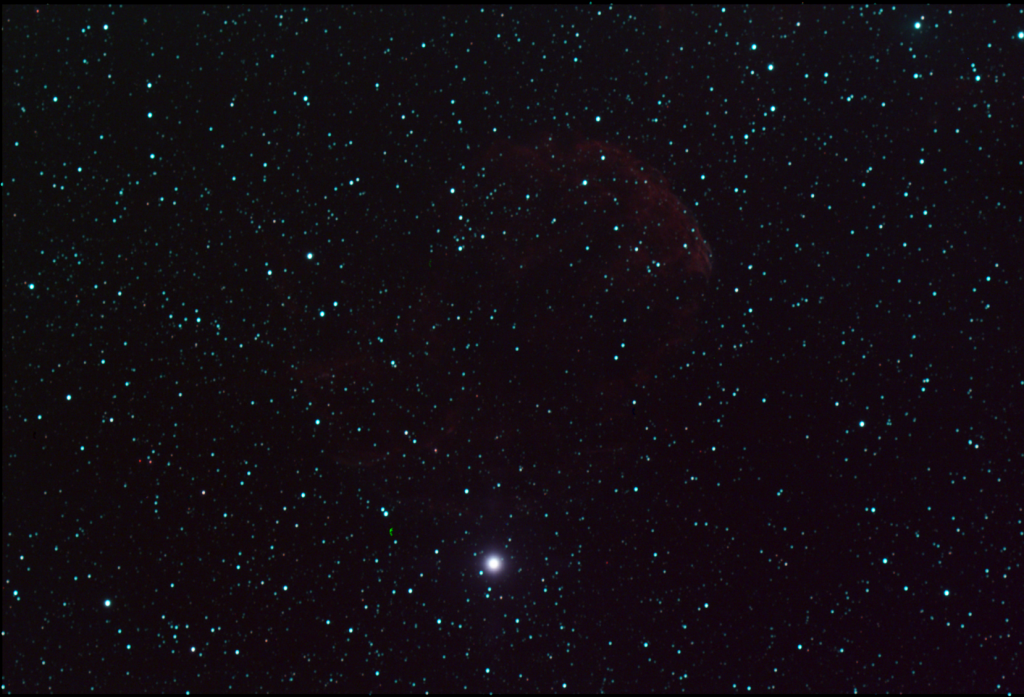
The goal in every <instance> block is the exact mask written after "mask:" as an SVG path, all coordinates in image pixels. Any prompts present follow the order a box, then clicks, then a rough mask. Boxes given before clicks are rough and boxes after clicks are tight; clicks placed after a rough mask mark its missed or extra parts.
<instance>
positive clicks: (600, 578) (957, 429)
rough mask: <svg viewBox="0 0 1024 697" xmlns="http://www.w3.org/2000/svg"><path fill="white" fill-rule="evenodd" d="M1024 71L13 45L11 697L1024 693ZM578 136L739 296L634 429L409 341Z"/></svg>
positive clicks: (860, 46)
mask: <svg viewBox="0 0 1024 697" xmlns="http://www.w3.org/2000/svg"><path fill="white" fill-rule="evenodd" d="M1022 32H1024V12H1022V10H1021V9H1020V8H1016V7H1005V6H1004V7H994V6H991V7H971V8H957V7H936V8H921V7H915V8H900V7H895V8H893V7H889V6H887V7H877V8H869V9H857V8H846V7H817V8H805V7H792V6H783V7H757V8H738V7H725V8H723V7H717V6H715V7H712V6H706V7H700V8H689V9H687V8H674V7H656V8H655V7H649V8H648V7H622V8H607V7H603V8H598V7H587V8H564V7H562V8H558V7H547V8H543V9H541V8H486V9H480V8H467V7H457V8H422V7H413V8H402V7H388V8H386V9H374V8H362V7H360V8H298V9H297V8H294V7H289V8H262V9H244V8H217V9H206V10H203V9H179V8H175V9H168V8H164V9H161V8H153V7H147V8H143V9H140V8H128V9H121V8H118V9H107V8H103V9H96V8H60V7H44V6H27V7H11V6H5V7H4V9H3V540H4V547H3V690H4V691H10V692H42V691H54V692H66V691H87V690H94V691H146V692H149V691H181V690H190V691H194V692H199V691H227V690H233V691H259V692H269V691H274V692H277V691H310V692H338V691H342V692H346V691H375V692H434V693H443V692H447V691H494V692H504V691H510V692H553V691H566V692H597V691H604V692H624V693H629V692H649V691H657V692H677V691H691V692H696V691H708V692H748V691H750V692H764V691H795V692H851V691H884V692H922V691H927V692H1001V693H1011V692H1015V691H1020V690H1021V689H1022V688H1024V680H1022V671H1021V663H1022V660H1024V659H1022V655H1021V653H1022V652H1021V636H1022V631H1024V611H1022V609H1021V606H1022V597H1024V595H1022V590H1021V588H1022V585H1021V566H1022V560H1024V522H1022V521H1024V514H1022V508H1021V495H1022V493H1024V488H1022V486H1021V472H1020V467H1021V464H1022V460H1024V445H1022V438H1021V423H1022V422H1021V413H1022V412H1021V410H1022V404H1021V402H1022V400H1021V393H1022V389H1021V388H1022V385H1024V380H1022V377H1021V373H1022V369H1021V366H1022V365H1024V356H1022V355H1021V352H1020V348H1019V346H1020V341H1019V338H1020V330H1019V326H1018V325H1019V322H1020V317H1021V311H1022V309H1024V308H1022V303H1021V300H1020V298H1021V273H1022V272H1021V262H1022V260H1024V218H1022V209H1024V204H1022V201H1024V176H1022V172H1024V155H1022V150H1024V149H1022V146H1021V143H1022V142H1024V131H1022V125H1024V97H1022V95H1024V79H1022V76H1024V33H1022ZM538 132H546V133H555V134H560V133H570V134H572V135H573V137H575V138H580V139H583V140H586V141H594V142H598V143H608V144H613V145H614V146H615V147H618V148H621V149H622V150H623V151H625V152H628V153H630V154H631V156H632V157H635V158H636V159H637V160H638V161H640V162H643V163H646V165H647V166H649V167H651V168H654V169H656V170H658V171H660V172H661V173H662V174H663V175H664V177H665V179H666V180H667V181H668V182H669V183H670V184H671V187H672V190H673V191H674V193H675V194H676V195H677V196H678V198H679V200H680V201H681V202H682V203H683V204H685V206H686V207H687V208H688V209H689V210H691V211H692V213H693V215H694V217H695V218H696V219H697V220H698V221H699V223H700V226H701V230H702V231H703V234H704V237H705V238H706V240H707V241H708V243H709V244H710V247H711V249H712V250H713V259H714V276H713V278H712V281H711V284H710V287H709V289H708V291H707V293H706V295H705V297H704V302H703V304H702V307H701V310H700V312H699V314H698V315H696V316H695V321H696V324H697V326H696V330H695V331H694V332H693V333H692V336H688V337H687V340H686V343H685V346H683V347H682V350H681V351H679V352H675V353H673V354H672V355H671V357H670V358H669V359H668V360H664V361H662V362H660V363H659V364H658V365H657V366H654V367H652V370H653V373H652V375H653V376H652V377H651V379H649V380H647V381H645V382H642V383H639V384H634V385H633V386H632V387H631V388H630V389H628V390H627V389H625V388H623V389H620V390H617V391H610V392H603V393H602V394H606V395H607V398H606V400H605V402H604V403H602V404H601V405H600V407H601V410H602V411H601V412H600V413H602V414H605V413H621V414H625V413H626V410H627V409H628V411H629V418H628V419H627V418H625V417H624V416H617V417H614V418H612V420H611V421H609V422H606V421H604V420H603V419H604V417H603V416H602V417H601V419H594V418H592V417H593V413H594V410H593V409H592V408H591V406H592V405H588V404H587V403H586V402H587V401H588V400H587V399H584V398H583V397H581V394H582V393H581V392H579V391H576V390H572V389H559V390H556V389H552V390H550V391H549V394H547V395H544V396H543V397H544V398H545V399H548V400H550V404H553V405H554V409H553V412H557V413H558V414H559V416H558V417H557V418H555V419H553V421H552V422H550V423H548V422H545V421H543V420H542V419H538V418H533V417H526V416H523V413H524V412H523V411H522V410H521V409H520V406H519V405H516V404H513V403H512V401H513V400H514V399H515V394H516V393H515V391H514V390H508V389H498V388H496V387H495V385H500V384H504V383H502V382H501V378H502V377H503V373H502V372H501V371H502V363H501V362H500V361H497V362H494V364H493V365H491V368H490V369H489V372H487V373H486V374H485V373H484V371H483V369H482V368H480V365H481V364H479V363H478V364H476V367H475V372H474V371H461V369H460V360H459V359H458V358H457V357H450V358H448V359H446V360H445V361H442V362H441V363H440V364H430V365H429V367H426V366H425V365H424V364H422V363H420V364H415V363H413V364H412V365H411V366H410V365H409V362H408V361H406V360H405V358H407V357H408V354H407V353H406V351H407V349H408V347H407V346H406V345H404V344H401V343H395V342H394V341H392V334H393V335H394V336H398V335H399V334H401V333H402V332H404V334H402V336H403V337H404V339H403V341H407V340H408V339H409V336H410V335H412V337H413V340H415V339H416V333H415V332H414V331H411V330H410V327H411V328H412V329H415V325H410V324H408V323H407V322H408V314H409V310H410V308H423V307H428V308H431V309H432V311H433V312H434V314H435V315H437V316H438V317H440V318H441V319H445V318H444V317H443V315H444V311H443V307H441V305H439V304H438V303H437V302H436V299H432V297H431V296H430V295H429V292H428V291H427V290H426V289H428V288H429V284H428V283H427V281H426V279H428V278H429V277H430V274H432V273H433V274H436V273H437V272H438V269H441V273H443V272H444V269H446V268H449V267H447V266H446V260H447V256H448V255H449V254H450V251H451V243H452V240H451V239H449V238H448V236H447V229H446V228H445V227H444V213H443V209H444V207H445V201H446V199H445V196H446V195H448V194H447V192H448V191H449V188H448V183H449V182H451V181H455V180H457V179H458V177H459V176H460V174H461V173H463V172H464V170H463V167H466V166H468V165H469V163H470V162H472V161H473V158H474V157H476V156H477V155H478V154H479V153H480V152H482V151H484V150H485V149H486V148H487V147H488V146H490V145H491V144H492V143H495V142H498V141H502V140H504V139H511V140H516V139H522V138H529V137H534V136H535V134H537V133H538ZM439 221H440V222H439ZM424 263H426V267H427V269H428V270H429V271H427V272H425V271H424ZM432 303H433V304H432ZM403 317H404V318H405V319H403ZM447 319H450V318H447ZM1015 326H1017V327H1018V328H1016V329H1015V328H1014V327H1015ZM389 328H390V329H389ZM388 331H390V332H391V334H389V333H388ZM453 355H455V354H453ZM554 358H555V357H553V359H554ZM561 358H564V356H562V357H561ZM392 360H394V361H396V363H397V364H398V365H397V366H396V367H395V372H390V373H389V372H387V370H386V369H387V368H388V367H389V366H390V363H391V361H392ZM462 372H465V375H460V373H462ZM518 377H522V374H521V373H520V374H519V375H518ZM427 383H429V387H425V388H424V390H425V391H424V392H420V391H418V390H419V386H420V385H421V384H423V385H426V384H427ZM563 387H564V386H563ZM353 394H358V399H357V400H356V401H354V402H351V403H346V404H344V405H342V406H339V403H338V400H341V399H342V398H343V397H344V398H348V397H349V396H350V395H353ZM469 394H472V395H473V396H472V397H468V396H467V395H469ZM416 395H419V397H422V399H419V397H416ZM538 399H539V398H538ZM446 404H447V405H449V406H450V408H449V409H448V410H446V409H445V408H444V405H446ZM451 405H455V406H451ZM616 409H621V411H620V412H616V411H615V410H616ZM607 410H610V412H608V411H607ZM446 419H447V421H446ZM552 423H553V424H554V427H552V426H551V425H550V424H552ZM605 423H611V424H613V425H614V430H613V431H612V432H611V435H609V433H608V432H605V431H602V428H603V424H605ZM357 424H360V425H357ZM408 424H412V427H413V429H416V428H417V427H421V430H422V431H423V433H422V434H419V433H417V434H414V435H412V436H410V435H407V434H406V433H405V431H406V430H408ZM364 426H365V427H366V428H367V429H376V430H374V431H372V433H373V437H372V442H369V443H367V442H364V441H362V440H358V439H357V438H355V437H354V436H353V435H352V432H353V429H354V428H363V427H364ZM368 432H370V431H368ZM359 433H363V432H359ZM414 437H416V438H417V442H416V443H415V445H414V444H412V443H411V440H412V439H413V438H414ZM492 554H493V555H497V556H498V557H500V558H501V559H502V566H501V568H500V569H499V570H498V571H496V572H490V571H488V570H487V569H486V567H485V559H486V558H487V557H488V556H489V555H492ZM1014 589H1016V590H1014Z"/></svg>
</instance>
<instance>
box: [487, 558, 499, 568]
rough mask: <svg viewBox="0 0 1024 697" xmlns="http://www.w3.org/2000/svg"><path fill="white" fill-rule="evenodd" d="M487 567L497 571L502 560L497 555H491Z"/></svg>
mask: <svg viewBox="0 0 1024 697" xmlns="http://www.w3.org/2000/svg"><path fill="white" fill-rule="evenodd" d="M487 568H488V569H490V570H491V571H497V570H498V569H500V568H501V560H500V559H498V558H497V557H491V558H489V559H488V560H487Z"/></svg>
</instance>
